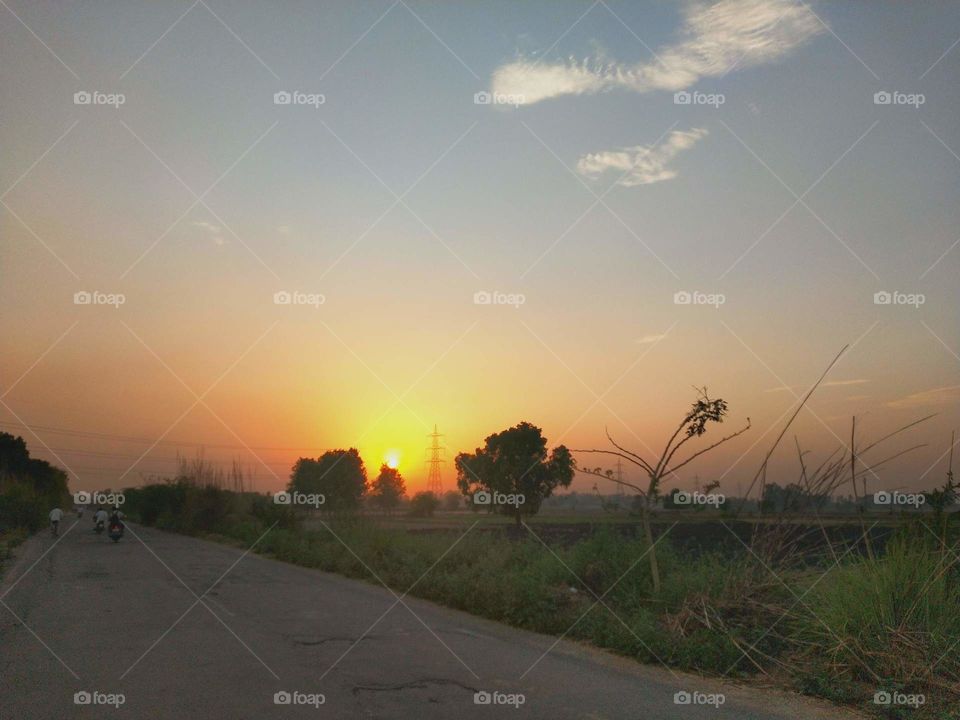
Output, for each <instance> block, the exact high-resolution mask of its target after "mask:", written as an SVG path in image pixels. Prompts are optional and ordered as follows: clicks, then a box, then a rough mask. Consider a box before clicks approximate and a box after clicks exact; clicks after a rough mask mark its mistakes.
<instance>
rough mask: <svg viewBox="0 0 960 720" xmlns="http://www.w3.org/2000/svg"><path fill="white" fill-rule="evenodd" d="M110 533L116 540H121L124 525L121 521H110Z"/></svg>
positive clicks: (112, 538) (111, 537)
mask: <svg viewBox="0 0 960 720" xmlns="http://www.w3.org/2000/svg"><path fill="white" fill-rule="evenodd" d="M108 534H109V536H110V539H111V540H113V541H114V542H117V541H119V540H120V538H122V537H123V525H122V524H121V523H110V532H109V533H108Z"/></svg>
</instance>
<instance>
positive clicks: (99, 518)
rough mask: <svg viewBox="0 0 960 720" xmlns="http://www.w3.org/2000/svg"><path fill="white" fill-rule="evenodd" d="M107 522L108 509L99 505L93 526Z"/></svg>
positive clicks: (94, 515)
mask: <svg viewBox="0 0 960 720" xmlns="http://www.w3.org/2000/svg"><path fill="white" fill-rule="evenodd" d="M101 523H102V524H104V525H106V524H107V511H106V510H104V509H103V508H102V507H100V506H99V505H98V506H97V511H96V512H95V513H94V514H93V526H94V528H96V526H97V525H100V524H101Z"/></svg>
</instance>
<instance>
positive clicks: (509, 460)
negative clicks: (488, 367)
mask: <svg viewBox="0 0 960 720" xmlns="http://www.w3.org/2000/svg"><path fill="white" fill-rule="evenodd" d="M456 466H457V487H458V488H460V492H461V493H463V494H464V495H467V496H468V497H469V496H473V495H474V494H475V493H476V492H478V491H479V490H485V491H487V492H488V493H490V500H491V508H492V507H493V506H497V507H499V508H500V510H501V511H502V512H503V513H504V514H506V515H512V516H513V517H514V519H515V520H516V523H517V526H518V527H519V525H520V522H521V518H522V516H523V515H535V514H536V513H537V511H539V509H540V504H541V503H542V502H543V500H544V498H548V497H550V494H551V493H552V492H553V491H554V489H555V488H557V487H569V485H570V483H571V482H572V481H573V474H574V469H575V463H574V460H573V457H572V456H571V455H570V451H569V450H567V448H566V447H564V446H563V445H558V446H557V447H555V448H554V449H553V450H552V451H551V452H550V453H549V454H548V453H547V439H546V438H545V437H543V433H542V432H541V430H540V428H538V427H536V426H535V425H532V424H530V423H528V422H522V423H520V424H519V425H516V426H514V427H512V428H509V429H508V430H504V431H502V432H499V433H494V434H493V435H490V436H489V437H487V438H486V440H485V441H484V446H483V447H482V448H477V449H476V452H474V453H460V454H459V455H457V458H456ZM499 498H503V499H505V500H506V501H507V502H505V503H499V502H498V499H499ZM511 499H512V500H513V502H510V500H511ZM474 504H476V503H474Z"/></svg>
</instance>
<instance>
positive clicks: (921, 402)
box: [887, 385, 960, 408]
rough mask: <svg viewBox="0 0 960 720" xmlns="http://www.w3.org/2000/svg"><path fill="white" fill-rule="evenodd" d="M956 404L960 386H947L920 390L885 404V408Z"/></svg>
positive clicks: (958, 400) (959, 397) (958, 399)
mask: <svg viewBox="0 0 960 720" xmlns="http://www.w3.org/2000/svg"><path fill="white" fill-rule="evenodd" d="M958 402H960V385H948V386H946V387H940V388H933V389H932V390H922V391H921V392H916V393H913V394H911V395H907V396H905V397H902V398H899V399H897V400H891V401H890V402H888V403H887V407H892V408H918V407H929V406H931V405H953V404H954V403H958Z"/></svg>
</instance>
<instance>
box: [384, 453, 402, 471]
mask: <svg viewBox="0 0 960 720" xmlns="http://www.w3.org/2000/svg"><path fill="white" fill-rule="evenodd" d="M383 461H384V462H385V463H386V464H387V467H388V468H392V469H393V470H396V469H397V468H398V467H400V453H398V452H397V451H396V450H391V451H390V452H388V453H387V454H386V455H384V456H383Z"/></svg>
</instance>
